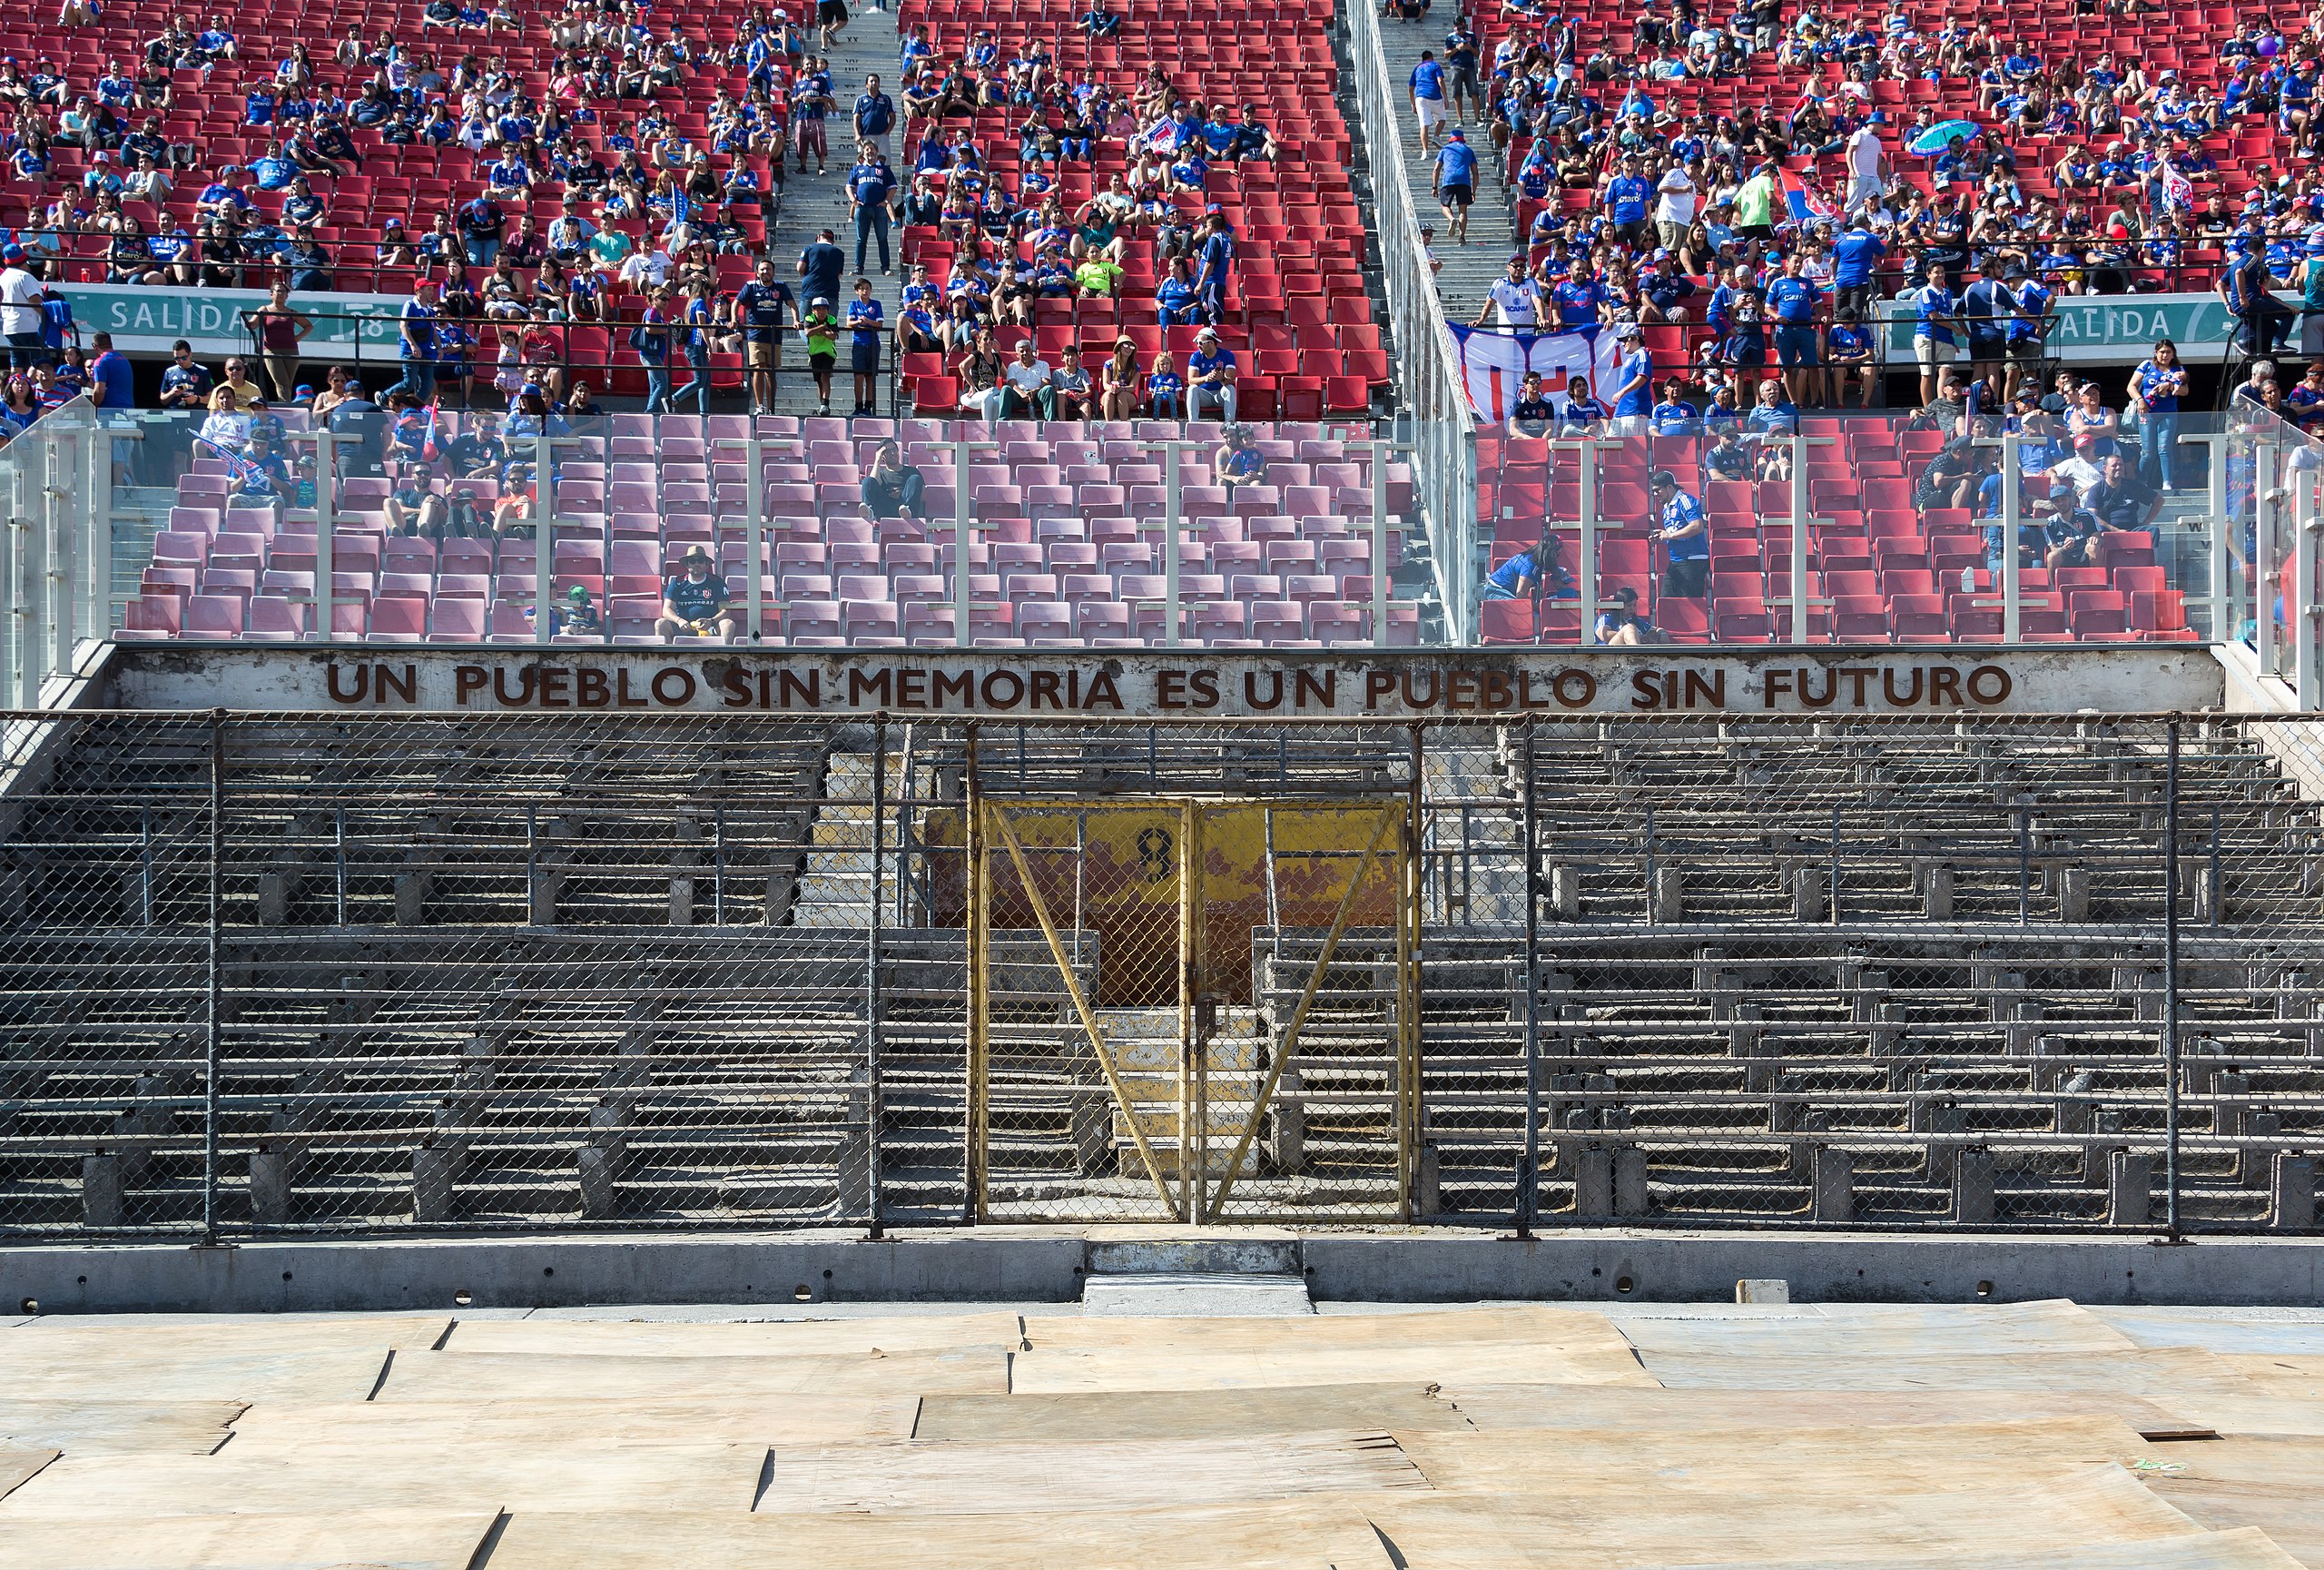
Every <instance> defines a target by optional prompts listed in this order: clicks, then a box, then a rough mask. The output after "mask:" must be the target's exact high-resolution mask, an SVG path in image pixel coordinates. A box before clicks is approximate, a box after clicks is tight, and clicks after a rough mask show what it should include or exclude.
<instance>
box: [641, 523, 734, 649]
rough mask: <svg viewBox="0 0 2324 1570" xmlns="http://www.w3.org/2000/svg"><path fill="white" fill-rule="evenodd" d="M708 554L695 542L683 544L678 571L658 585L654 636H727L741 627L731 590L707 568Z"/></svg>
mask: <svg viewBox="0 0 2324 1570" xmlns="http://www.w3.org/2000/svg"><path fill="white" fill-rule="evenodd" d="M712 565H713V564H712V562H711V559H710V553H709V552H708V551H706V550H704V549H703V548H702V547H700V546H698V545H690V546H688V547H686V553H685V555H684V557H682V558H679V562H678V570H677V572H676V573H675V575H673V576H672V577H671V578H668V579H666V580H665V582H664V583H663V585H662V614H661V617H659V619H657V620H656V621H655V623H654V632H655V636H656V637H682V636H684V637H715V638H719V639H722V640H724V639H727V638H731V637H734V634H735V633H736V632H737V631H738V630H740V628H741V627H742V619H741V618H740V617H737V616H736V615H735V614H734V607H733V603H732V602H733V600H734V591H733V590H732V589H731V588H728V587H727V585H726V580H725V579H724V578H721V577H720V576H719V575H718V574H717V573H715V572H714V571H712V570H711V568H712Z"/></svg>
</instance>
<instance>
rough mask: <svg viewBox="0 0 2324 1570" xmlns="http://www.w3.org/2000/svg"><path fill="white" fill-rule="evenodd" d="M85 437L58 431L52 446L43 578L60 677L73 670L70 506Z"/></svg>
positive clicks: (51, 661)
mask: <svg viewBox="0 0 2324 1570" xmlns="http://www.w3.org/2000/svg"><path fill="white" fill-rule="evenodd" d="M81 445H82V438H81V435H80V432H79V430H78V428H77V427H74V426H67V427H65V428H64V429H62V430H58V431H57V432H56V434H55V437H54V439H53V440H52V442H51V445H50V447H49V459H48V487H47V494H46V496H45V497H44V506H43V507H42V509H41V517H42V518H43V520H44V523H45V525H46V528H45V529H44V533H45V534H46V535H47V537H48V538H47V539H46V541H45V542H44V551H43V555H44V562H43V568H44V570H43V573H42V576H41V603H42V605H43V606H44V608H45V614H46V616H47V618H48V649H47V652H46V657H45V658H46V663H47V666H48V668H49V669H50V670H51V671H52V672H54V673H57V674H59V675H61V674H63V673H64V672H65V671H68V670H71V669H72V668H73V547H74V535H75V532H76V531H75V530H74V528H73V518H72V514H71V512H70V510H69V508H70V504H71V503H72V501H73V499H74V494H73V492H74V485H73V481H74V478H75V477H76V475H77V473H78V471H79V469H80V467H81Z"/></svg>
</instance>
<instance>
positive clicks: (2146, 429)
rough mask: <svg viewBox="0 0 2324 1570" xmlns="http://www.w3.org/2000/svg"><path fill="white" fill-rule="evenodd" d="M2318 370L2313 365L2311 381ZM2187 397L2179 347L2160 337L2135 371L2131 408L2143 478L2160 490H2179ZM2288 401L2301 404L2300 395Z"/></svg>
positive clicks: (2310, 374)
mask: <svg viewBox="0 0 2324 1570" xmlns="http://www.w3.org/2000/svg"><path fill="white" fill-rule="evenodd" d="M2316 370H2317V367H2316V366H2313V365H2311V366H2309V380H2311V381H2312V380H2315V372H2316ZM2294 391H2295V393H2297V391H2298V389H2295V390H2294ZM2186 396H2187V368H2186V367H2185V366H2183V365H2181V364H2180V363H2179V346H2178V345H2177V344H2176V343H2173V342H2172V341H2171V340H2170V339H2168V338H2161V339H2157V340H2156V341H2155V344H2154V352H2153V353H2152V354H2151V355H2149V356H2148V357H2147V358H2146V359H2144V360H2141V361H2140V362H2139V366H2138V369H2137V370H2133V371H2132V372H2131V385H2130V407H2131V408H2132V409H2134V410H2138V416H2139V434H2140V439H2141V443H2142V448H2141V451H2140V455H2139V456H2140V462H2139V478H2140V479H2143V480H2144V481H2145V482H2146V483H2147V484H2148V485H2149V486H2150V487H2152V489H2155V490H2158V491H2169V490H2174V489H2177V487H2176V486H2175V485H2173V484H2172V483H2171V482H2172V480H2173V479H2174V478H2175V477H2174V475H2173V472H2172V471H2173V469H2175V467H2176V466H2175V464H2174V463H2173V461H2172V457H2173V454H2174V453H2175V452H2176V450H2177V449H2178V442H2179V410H2180V400H2182V399H2184V398H2185V397H2186ZM2287 401H2288V402H2290V403H2291V404H2292V406H2293V407H2294V408H2299V400H2298V399H2297V398H2296V397H2295V398H2293V399H2290V400H2287ZM2302 423H2308V422H2307V421H2305V420H2303V422H2302Z"/></svg>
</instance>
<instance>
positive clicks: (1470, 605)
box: [1341, 0, 1483, 643]
mask: <svg viewBox="0 0 2324 1570" xmlns="http://www.w3.org/2000/svg"><path fill="white" fill-rule="evenodd" d="M1341 9H1342V15H1344V17H1345V19H1346V24H1347V35H1348V49H1349V53H1350V54H1352V55H1353V56H1354V78H1355V98H1356V107H1357V112H1358V114H1359V117H1360V119H1361V121H1362V123H1363V127H1364V146H1365V149H1366V151H1367V154H1368V156H1369V157H1370V160H1371V167H1372V189H1373V194H1374V200H1375V201H1376V202H1377V203H1378V209H1377V213H1376V219H1377V222H1376V230H1377V232H1378V235H1379V241H1380V266H1381V273H1382V280H1383V282H1384V285H1385V287H1386V290H1387V294H1388V322H1389V330H1390V332H1391V333H1392V335H1393V338H1394V340H1395V345H1396V352H1397V355H1398V358H1399V360H1401V362H1402V376H1401V380H1400V383H1399V385H1400V388H1401V390H1402V393H1403V404H1404V410H1405V413H1406V415H1407V417H1408V419H1409V420H1410V423H1411V430H1410V439H1411V440H1412V443H1413V466H1414V469H1415V471H1416V474H1417V477H1418V479H1419V482H1420V486H1421V499H1420V506H1421V512H1422V515H1423V518H1425V519H1426V520H1427V527H1428V534H1429V541H1430V546H1431V549H1432V551H1433V557H1434V562H1435V568H1436V575H1437V587H1438V591H1439V593H1440V595H1441V596H1442V597H1443V603H1444V624H1445V627H1446V630H1447V633H1448V635H1449V637H1451V639H1452V641H1453V642H1455V643H1463V642H1467V641H1470V640H1471V639H1472V637H1474V636H1475V629H1476V625H1477V622H1476V604H1477V590H1476V582H1475V578H1476V568H1477V567H1478V565H1479V564H1480V562H1481V560H1482V557H1481V554H1480V547H1481V546H1482V543H1483V542H1482V538H1480V536H1479V534H1478V528H1477V484H1476V482H1477V439H1476V424H1475V420H1474V417H1473V415H1472V411H1471V410H1470V407H1469V394H1468V390H1467V388H1466V386H1465V384H1464V383H1463V381H1462V376H1461V371H1460V359H1459V356H1458V355H1457V354H1456V353H1455V352H1454V350H1453V347H1452V334H1451V333H1450V332H1448V331H1446V329H1445V324H1444V311H1443V305H1442V304H1441V303H1440V301H1438V299H1437V295H1436V283H1435V280H1434V279H1433V277H1432V276H1431V275H1430V272H1429V270H1428V266H1427V262H1426V256H1427V250H1426V248H1425V247H1424V246H1423V244H1422V242H1421V237H1420V222H1421V221H1420V217H1419V208H1418V206H1417V204H1416V203H1415V202H1414V201H1413V191H1412V183H1411V181H1410V180H1409V179H1408V178H1407V177H1406V175H1405V173H1404V158H1403V149H1404V141H1403V136H1404V132H1403V120H1402V118H1401V117H1400V116H1399V114H1398V113H1397V109H1396V103H1395V97H1394V94H1393V91H1392V84H1393V82H1395V81H1396V80H1398V78H1397V77H1396V76H1395V74H1393V73H1392V72H1391V71H1390V70H1389V69H1388V56H1387V50H1386V47H1385V45H1384V44H1383V42H1382V40H1381V37H1380V19H1379V16H1378V15H1377V14H1376V13H1375V12H1374V9H1373V7H1372V6H1371V5H1369V4H1368V3H1367V0H1347V3H1346V4H1345V5H1343V6H1342V8H1341Z"/></svg>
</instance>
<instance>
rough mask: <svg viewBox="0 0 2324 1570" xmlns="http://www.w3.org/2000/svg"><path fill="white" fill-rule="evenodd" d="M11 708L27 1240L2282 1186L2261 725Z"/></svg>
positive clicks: (2292, 1051) (2314, 1055)
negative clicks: (1195, 721) (1355, 721)
mask: <svg viewBox="0 0 2324 1570" xmlns="http://www.w3.org/2000/svg"><path fill="white" fill-rule="evenodd" d="M0 725H5V742H6V749H5V758H0V766H5V771H6V772H5V780H0V1012H5V1018H6V1022H7V1028H6V1029H5V1032H0V1232H5V1234H6V1235H7V1236H10V1237H14V1238H20V1239H21V1238H43V1237H45V1238H58V1237H76V1236H99V1237H121V1238H134V1237H143V1236H189V1237H191V1236H223V1237H231V1236H247V1235H253V1234H268V1233H283V1232H297V1231H306V1232H317V1233H320V1232H330V1233H351V1232H366V1231H373V1230H406V1231H408V1230H414V1229H418V1230H463V1231H476V1230H489V1229H522V1228H547V1227H551V1226H555V1227H559V1228H571V1227H574V1226H581V1225H588V1226H605V1227H645V1226H651V1227H655V1228H671V1227H686V1226H734V1225H751V1226H767V1225H807V1224H826V1225H848V1226H872V1227H885V1226H905V1225H931V1224H951V1223H958V1222H961V1221H964V1220H977V1219H992V1220H1012V1221H1026V1220H1055V1221H1077V1222H1078V1221H1098V1220H1111V1219H1120V1220H1133V1219H1184V1220H1194V1221H1205V1220H1216V1219H1244V1220H1250V1219H1262V1218H1273V1219H1287V1220H1298V1221H1306V1222H1313V1223H1330V1222H1380V1221H1398V1220H1403V1219H1407V1218H1409V1219H1439V1220H1443V1221H1447V1222H1453V1223H1463V1224H1476V1225H1494V1226H1501V1225H1510V1224H1515V1225H1517V1226H1519V1227H1525V1228H1530V1227H1533V1226H1542V1227H1549V1226H1568V1225H1590V1224H1601V1223H1602V1224H1620V1225H1625V1226H1632V1225H1678V1226H1689V1227H1705V1226H1710V1227H1747V1226H1764V1225H1770V1224H1778V1225H1824V1226H1829V1227H1834V1228H1838V1227H1857V1228H1864V1227H1893V1228H1929V1227H1960V1228H1973V1229H1974V1228H1986V1227H1992V1228H2007V1229H2059V1230H2074V1229H2093V1228H2102V1227H2112V1228H2118V1229H2158V1230H2161V1229H2171V1228H2176V1229H2183V1230H2259V1229H2287V1230H2306V1229H2312V1227H2313V1224H2314V1220H2315V1205H2314V1168H2313V1163H2312V1159H2311V1158H2312V1152H2313V1151H2314V1150H2315V1148H2316V1146H2317V1145H2318V1143H2319V1141H2324V1006H2320V1005H2324V923H2319V919H2318V918H2319V902H2320V901H2324V828H2319V815H2318V807H2317V801H2318V798H2319V793H2324V761H2320V760H2324V733H2320V732H2319V731H2318V730H2317V729H2316V727H2315V726H2311V725H2309V724H2307V723H2304V722H2302V721H2300V720H2298V719H2294V718H2290V717H2285V716H2275V717H2253V718H2222V717H2213V716H2187V717H2177V718H2174V717H2169V716H2160V717H2158V716H2147V717H2107V716H2072V717H2065V718H2053V719H2001V718H1960V719H1945V720H1942V721H1937V720H1927V719H1896V720H1877V719H1860V718H1850V719H1846V720H1829V721H1815V720H1805V719H1803V720H1792V719H1785V718H1768V719H1754V720H1738V719H1736V718H1734V717H1731V716H1729V717H1724V718H1718V719H1709V718H1706V719H1686V718H1683V717H1679V718H1663V717H1641V718H1639V719H1636V720H1629V719H1612V720H1604V719H1569V718H1563V717H1559V718H1551V717H1548V716H1541V717H1538V718H1536V719H1534V720H1532V721H1531V722H1528V721H1524V720H1518V721H1514V722H1511V721H1502V722H1480V723H1474V724H1460V723H1444V724H1437V723H1427V724H1396V725H1374V726H1356V725H1349V724H1344V723H1339V722H1330V723H1318V724H1304V725H1303V724H1296V723H1280V722H1264V723H1252V724H1246V725H1238V724H1222V723H1216V722H1213V723H1206V724H1200V725H1174V724H1169V723H1144V722H1138V723H1127V724H1108V725H1096V724H1090V723H1088V722H1067V721H1061V720H1060V721H1054V722H1034V721H1019V720H986V721H981V722H970V721H965V720H959V719H952V720H940V721H936V722H927V721H919V720H915V721H910V722H908V721H906V720H904V719H902V718H901V717H888V718H884V719H881V718H864V719H857V720H844V721H842V720H835V719H800V718H793V717H783V716H715V717H708V716H687V715H654V714H640V715H610V716H608V715H593V716H494V717H488V718H487V717H478V716H396V715H379V716H313V715H247V714H233V715H228V714H215V715H199V714H195V715H186V714H174V715H155V714H126V713H94V712H93V713H57V712H49V713H44V714H39V715H31V714H25V715H15V716H5V717H0ZM1529 843H1530V844H1531V845H1532V846H1533V847H1534V850H1535V854H1534V855H1533V856H1532V858H1531V861H1532V865H1531V869H1530V875H1529V868H1528V865H1527V863H1528V859H1529V858H1528V856H1527V854H1526V846H1527V845H1528V844H1529ZM2174 844H2175V846H2176V847H2177V854H2176V856H2175V858H2174V857H2173V856H2172V855H2171V854H2169V849H2170V847H2171V846H2172V845H2174ZM1529 883H1530V886H1531V889H1532V891H1533V897H1532V898H1531V900H1530V901H1529V900H1528V899H1527V897H1526V890H1527V888H1528V886H1529Z"/></svg>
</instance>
